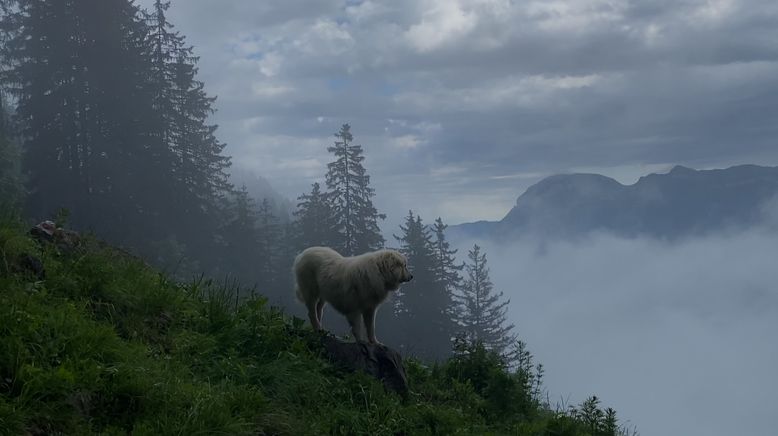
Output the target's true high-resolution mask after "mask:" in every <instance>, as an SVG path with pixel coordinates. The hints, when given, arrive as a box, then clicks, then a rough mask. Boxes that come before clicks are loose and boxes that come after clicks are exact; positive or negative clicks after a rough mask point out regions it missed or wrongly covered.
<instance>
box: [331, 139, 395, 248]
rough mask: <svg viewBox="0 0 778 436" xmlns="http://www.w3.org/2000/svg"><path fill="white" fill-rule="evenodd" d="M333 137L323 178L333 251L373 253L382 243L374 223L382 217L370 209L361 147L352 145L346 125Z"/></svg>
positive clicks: (373, 193) (366, 176)
mask: <svg viewBox="0 0 778 436" xmlns="http://www.w3.org/2000/svg"><path fill="white" fill-rule="evenodd" d="M335 137H336V138H337V140H336V141H335V145H334V146H332V147H328V148H327V151H329V152H330V153H332V154H334V155H335V160H334V161H333V162H331V163H329V164H328V165H327V170H328V171H327V177H326V182H327V188H328V189H329V192H328V197H329V198H330V200H331V202H332V209H333V216H334V218H335V221H334V227H335V230H336V232H337V233H336V234H337V239H336V240H335V241H333V245H334V248H336V249H337V250H338V251H340V252H341V254H343V255H346V256H351V255H355V254H359V253H364V252H366V251H371V250H376V249H378V248H381V246H383V244H384V238H383V236H381V230H380V228H379V227H378V221H379V220H380V219H384V218H385V217H386V216H385V215H383V214H379V213H378V211H377V210H376V208H375V207H374V206H373V201H372V198H373V196H374V195H375V192H374V190H373V188H371V187H370V176H368V175H367V172H366V171H365V168H364V166H362V161H364V160H365V157H364V156H363V154H362V153H363V150H362V146H360V145H354V144H353V140H354V138H353V136H352V134H351V126H349V125H348V124H344V125H343V126H342V127H341V129H340V131H339V132H338V133H336V134H335Z"/></svg>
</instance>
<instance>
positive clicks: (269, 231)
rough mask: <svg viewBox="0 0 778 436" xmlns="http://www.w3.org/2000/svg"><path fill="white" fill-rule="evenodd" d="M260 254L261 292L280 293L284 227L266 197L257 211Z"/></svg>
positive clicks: (258, 270)
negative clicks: (282, 227)
mask: <svg viewBox="0 0 778 436" xmlns="http://www.w3.org/2000/svg"><path fill="white" fill-rule="evenodd" d="M257 231H258V236H259V239H258V245H257V253H258V256H257V258H256V259H255V262H256V266H255V268H256V271H257V274H258V278H257V284H258V287H259V291H260V293H262V294H264V295H266V296H271V295H278V294H279V293H280V289H278V284H279V275H280V272H281V256H280V253H281V251H282V248H281V243H282V238H283V234H282V229H281V224H280V222H279V219H278V217H276V216H275V215H274V214H273V205H272V204H271V203H270V201H269V200H268V199H267V198H265V199H263V200H262V204H260V206H259V209H258V211H257Z"/></svg>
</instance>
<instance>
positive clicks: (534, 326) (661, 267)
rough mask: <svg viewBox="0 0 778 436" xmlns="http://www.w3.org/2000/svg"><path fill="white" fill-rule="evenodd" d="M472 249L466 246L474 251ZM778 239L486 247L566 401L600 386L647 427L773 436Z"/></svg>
mask: <svg viewBox="0 0 778 436" xmlns="http://www.w3.org/2000/svg"><path fill="white" fill-rule="evenodd" d="M467 247H468V245H463V248H461V249H460V250H461V253H463V254H464V253H466V251H465V250H466V248H467ZM776 247H778V234H776V233H774V232H770V231H766V230H751V231H748V232H744V233H737V234H728V235H720V236H717V237H711V238H705V239H692V240H687V241H684V242H682V243H679V244H668V243H663V242H659V241H655V240H640V239H635V240H627V239H619V238H615V237H612V236H608V235H595V236H592V237H591V238H590V239H588V240H586V241H582V242H580V243H575V244H572V243H555V244H549V245H545V246H538V245H537V244H536V243H534V242H533V241H530V240H525V241H521V243H519V244H516V245H515V246H511V247H505V246H494V245H489V244H485V252H486V253H487V256H488V262H489V266H490V269H491V275H492V279H493V281H494V283H495V288H496V289H497V290H502V291H504V292H505V294H506V296H508V297H510V298H511V300H512V301H511V305H510V314H511V318H512V320H513V322H515V324H516V326H517V328H518V330H519V334H520V336H521V337H522V338H523V339H524V340H525V341H526V342H527V343H528V345H529V347H530V350H531V351H532V352H533V354H534V355H535V357H536V358H537V359H538V360H539V361H540V362H541V363H543V364H544V366H545V367H546V387H547V389H548V394H549V398H550V399H551V400H552V403H553V402H557V401H563V402H564V401H566V402H567V403H568V404H571V403H573V404H574V403H578V402H580V401H582V400H583V399H585V398H586V397H587V396H588V395H592V394H596V395H597V396H599V397H600V398H601V399H602V400H603V402H604V403H605V404H607V405H609V406H612V407H614V408H616V409H617V411H618V412H619V413H620V416H621V418H622V419H626V420H629V421H630V422H631V423H632V424H633V425H636V426H637V427H638V429H639V431H640V433H641V434H643V435H647V436H650V435H710V436H719V435H720V436H729V435H735V434H744V435H745V434H750V435H761V434H770V432H771V431H772V428H773V426H774V425H773V419H772V416H773V411H772V409H771V408H772V404H773V400H772V396H773V393H774V392H775V391H776V389H778V379H776V378H775V376H774V372H775V370H774V368H775V367H776V365H778V347H776V346H775V345H774V344H773V342H774V341H773V337H772V334H773V332H775V331H776V329H777V328H778V294H776V292H775V284H776V283H778V270H776V268H775V262H774V259H776V258H778V249H776Z"/></svg>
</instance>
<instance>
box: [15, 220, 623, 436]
mask: <svg viewBox="0 0 778 436" xmlns="http://www.w3.org/2000/svg"><path fill="white" fill-rule="evenodd" d="M25 230H26V226H23V225H21V224H19V223H16V222H13V221H11V222H8V221H6V222H3V223H0V433H2V434H8V435H16V434H28V435H44V434H90V433H91V434H112V435H120V434H121V435H127V434H133V435H166V434H178V435H180V434H185V435H190V434H289V435H301V434H514V435H530V434H532V435H536V434H554V435H592V436H594V435H614V434H622V431H621V430H619V429H618V428H617V423H616V418H615V412H613V411H612V410H611V409H607V410H603V409H601V408H600V407H599V400H597V399H596V398H594V397H593V398H591V399H590V400H589V401H587V402H586V403H584V404H582V405H581V406H579V407H576V408H568V409H565V410H552V409H551V408H550V407H549V406H548V405H546V404H544V403H543V401H541V397H542V396H543V393H542V389H541V388H540V378H539V376H538V374H537V373H535V372H533V371H532V364H531V360H530V356H529V354H526V355H524V360H523V363H521V364H520V365H519V369H517V370H515V371H508V370H506V368H505V367H504V366H503V365H502V363H501V362H500V361H499V360H498V359H497V358H496V357H495V356H494V355H491V354H490V353H487V352H485V351H484V350H483V348H481V347H478V346H476V345H460V346H459V347H458V348H457V353H456V354H455V357H453V358H452V359H451V360H449V361H447V362H443V363H440V364H437V365H433V366H431V367H430V366H425V365H423V364H421V363H420V362H417V361H414V360H412V359H406V361H405V365H406V370H407V373H408V379H409V387H410V394H409V395H408V396H407V397H405V398H402V397H400V396H398V395H397V394H394V393H390V392H387V391H385V390H384V388H383V386H382V385H381V383H380V382H379V381H377V380H374V379H372V378H370V377H368V376H367V375H364V374H359V373H356V374H353V373H346V372H344V371H342V370H340V369H339V368H337V367H336V366H334V365H332V364H331V363H329V362H328V361H327V360H326V359H324V358H323V357H322V347H321V341H320V340H319V337H318V335H316V334H314V333H313V332H312V330H310V329H309V328H308V327H307V326H306V325H304V323H303V321H302V320H300V319H295V318H290V317H287V316H285V315H284V314H283V313H281V312H280V311H278V310H276V309H274V308H271V307H268V306H267V305H266V304H265V301H264V299H263V298H262V297H259V296H257V297H255V298H249V299H247V300H244V301H237V300H236V299H235V295H236V291H237V285H236V284H234V283H232V282H230V281H225V282H224V283H216V282H212V281H210V280H206V279H200V280H195V281H193V282H192V283H189V284H179V283H174V282H172V281H170V280H169V279H168V278H166V277H165V276H164V275H162V274H160V273H158V272H157V271H154V270H153V269H151V268H150V267H148V266H147V265H146V264H145V263H144V262H143V261H142V260H140V259H138V258H135V257H132V256H130V255H128V254H126V253H124V252H123V251H121V250H118V249H115V248H112V247H110V246H106V245H105V244H101V243H99V242H98V241H96V240H94V239H91V238H88V237H81V238H77V239H76V241H78V243H77V244H76V243H73V241H65V242H66V243H58V244H57V243H50V242H38V241H36V240H33V239H32V238H31V237H30V236H29V234H28V233H27V232H26V231H25Z"/></svg>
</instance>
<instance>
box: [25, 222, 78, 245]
mask: <svg viewBox="0 0 778 436" xmlns="http://www.w3.org/2000/svg"><path fill="white" fill-rule="evenodd" d="M30 235H31V236H32V237H33V238H35V239H36V240H38V241H41V242H51V243H54V245H56V247H57V248H58V249H59V250H60V251H63V252H72V251H74V250H75V249H76V248H77V247H78V246H79V245H80V244H81V235H79V234H78V232H74V231H72V230H66V229H63V228H61V227H57V225H56V224H54V223H53V222H52V221H43V222H42V223H39V224H37V225H36V226H34V227H33V228H31V229H30Z"/></svg>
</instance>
